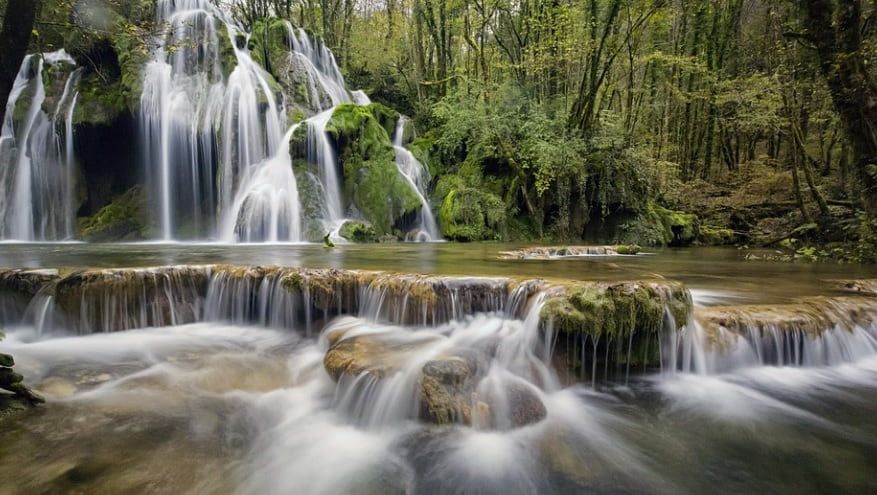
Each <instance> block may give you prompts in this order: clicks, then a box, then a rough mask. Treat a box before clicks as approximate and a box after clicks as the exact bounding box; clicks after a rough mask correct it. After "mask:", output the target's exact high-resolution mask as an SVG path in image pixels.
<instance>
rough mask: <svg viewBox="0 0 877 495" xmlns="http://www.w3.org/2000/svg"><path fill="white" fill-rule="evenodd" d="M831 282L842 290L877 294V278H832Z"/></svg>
mask: <svg viewBox="0 0 877 495" xmlns="http://www.w3.org/2000/svg"><path fill="white" fill-rule="evenodd" d="M831 283H832V284H833V285H834V286H835V287H837V288H838V289H839V290H842V291H846V292H856V293H859V294H865V295H872V294H873V295H877V279H873V278H872V279H861V280H832V281H831Z"/></svg>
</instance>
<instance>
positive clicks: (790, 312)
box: [665, 297, 877, 375]
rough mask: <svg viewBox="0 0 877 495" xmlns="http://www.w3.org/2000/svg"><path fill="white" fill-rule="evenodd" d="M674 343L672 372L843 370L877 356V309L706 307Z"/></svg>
mask: <svg viewBox="0 0 877 495" xmlns="http://www.w3.org/2000/svg"><path fill="white" fill-rule="evenodd" d="M668 339H669V340H668V342H666V343H665V347H669V348H670V349H671V352H670V353H668V354H667V356H668V365H667V366H666V369H667V370H669V371H670V372H676V371H681V372H683V373H694V374H705V375H714V374H721V373H728V372H733V371H735V370H741V369H745V368H754V367H763V366H776V367H805V368H806V367H825V366H838V365H843V364H849V363H854V362H856V361H859V360H861V359H864V358H868V357H873V356H877V308H875V306H874V301H873V299H871V298H864V297H838V298H825V297H817V298H808V299H804V300H802V301H801V302H799V303H794V304H787V305H771V306H761V305H749V306H729V307H721V306H713V307H703V308H698V309H697V311H696V312H695V318H694V319H693V320H692V321H691V322H689V324H688V325H687V328H686V329H685V330H684V331H680V332H676V333H675V334H673V335H669V336H668Z"/></svg>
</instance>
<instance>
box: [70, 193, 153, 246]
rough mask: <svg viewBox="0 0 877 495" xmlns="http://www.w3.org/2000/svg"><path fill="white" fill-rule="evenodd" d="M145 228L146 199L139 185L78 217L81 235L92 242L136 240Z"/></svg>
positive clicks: (142, 235)
mask: <svg viewBox="0 0 877 495" xmlns="http://www.w3.org/2000/svg"><path fill="white" fill-rule="evenodd" d="M147 229H148V221H147V199H146V195H145V193H144V192H143V189H142V188H141V187H140V186H135V187H133V188H131V189H129V190H128V191H127V192H125V194H123V195H121V196H119V197H117V198H116V199H114V200H113V202H111V203H110V204H108V205H106V206H104V207H103V208H101V209H100V211H98V212H97V213H96V214H95V215H94V216H92V217H89V218H86V219H84V220H83V221H82V238H83V239H84V240H86V241H92V242H106V241H118V240H139V239H144V238H146V234H147V232H146V231H147Z"/></svg>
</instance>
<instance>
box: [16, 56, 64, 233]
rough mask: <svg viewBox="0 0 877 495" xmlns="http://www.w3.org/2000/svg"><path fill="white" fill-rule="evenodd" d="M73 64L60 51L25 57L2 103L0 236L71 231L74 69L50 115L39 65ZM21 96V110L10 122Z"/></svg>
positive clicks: (42, 70)
mask: <svg viewBox="0 0 877 495" xmlns="http://www.w3.org/2000/svg"><path fill="white" fill-rule="evenodd" d="M57 64H70V65H71V66H72V65H74V62H73V59H72V58H70V56H69V55H67V53H66V52H64V51H63V50H60V51H57V52H52V53H46V54H42V55H28V56H27V57H25V59H24V61H23V63H22V65H21V68H20V70H19V72H18V75H17V77H16V79H15V82H14V83H13V88H12V91H11V93H10V95H9V100H8V102H7V105H6V117H5V120H4V122H3V128H2V134H0V188H2V195H0V239H14V240H20V241H45V240H65V239H71V238H72V237H73V235H74V217H75V211H74V210H75V207H74V200H73V188H74V184H75V172H74V171H75V166H76V164H75V159H74V157H73V124H72V119H73V110H74V108H75V106H76V99H77V92H76V89H75V88H76V84H77V82H78V80H79V74H80V73H79V71H78V70H74V71H71V72H70V74H69V75H68V76H67V80H66V82H65V84H64V91H63V94H62V95H61V97H60V99H59V100H58V101H57V102H54V104H55V107H54V111H52V113H51V115H49V114H47V113H46V111H45V110H44V108H43V105H44V103H45V102H46V88H45V86H44V81H43V77H44V74H43V73H44V70H46V69H47V68H48V67H51V66H55V65H57ZM22 97H27V98H29V101H28V100H25V101H26V102H27V109H26V112H25V114H24V116H23V118H21V119H20V121H18V122H16V119H15V110H16V107H18V106H19V103H20V99H21V98H22Z"/></svg>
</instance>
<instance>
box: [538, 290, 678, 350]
mask: <svg viewBox="0 0 877 495" xmlns="http://www.w3.org/2000/svg"><path fill="white" fill-rule="evenodd" d="M665 308H666V310H667V311H669V312H670V314H671V315H672V316H673V318H674V319H675V321H676V322H679V324H683V323H684V322H686V321H687V320H688V316H689V314H690V312H691V300H690V296H689V295H688V291H686V290H685V289H684V288H683V287H682V286H681V285H679V284H676V283H670V284H657V283H647V282H621V283H614V284H583V285H582V284H580V285H574V286H570V287H567V288H566V289H565V290H564V292H563V293H562V294H560V295H559V296H556V297H554V298H552V299H549V300H548V302H546V303H545V305H544V306H543V308H542V312H541V317H542V319H543V320H546V321H551V322H552V323H553V325H554V328H555V329H556V330H557V331H560V332H565V333H571V334H584V335H588V336H591V337H593V338H600V337H602V336H607V337H609V338H610V339H614V338H618V337H621V338H624V337H627V336H630V335H631V334H642V333H656V332H659V331H661V330H662V329H664V312H665Z"/></svg>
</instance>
